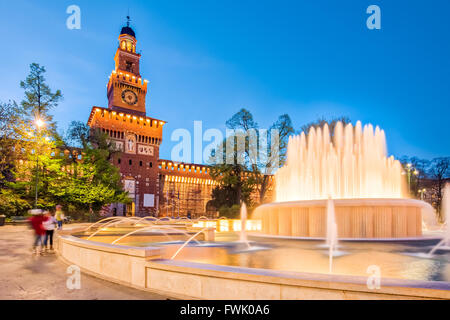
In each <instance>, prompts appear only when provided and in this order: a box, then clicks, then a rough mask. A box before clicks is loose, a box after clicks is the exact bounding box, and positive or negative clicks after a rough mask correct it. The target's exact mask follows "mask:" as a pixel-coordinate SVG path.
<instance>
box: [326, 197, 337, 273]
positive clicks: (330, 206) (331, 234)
mask: <svg viewBox="0 0 450 320" xmlns="http://www.w3.org/2000/svg"><path fill="white" fill-rule="evenodd" d="M337 241H338V240H337V224H336V214H335V210H334V201H333V199H332V198H331V196H330V197H329V198H328V201H327V246H328V257H329V272H330V273H331V272H332V270H333V254H334V250H335V249H336V246H337Z"/></svg>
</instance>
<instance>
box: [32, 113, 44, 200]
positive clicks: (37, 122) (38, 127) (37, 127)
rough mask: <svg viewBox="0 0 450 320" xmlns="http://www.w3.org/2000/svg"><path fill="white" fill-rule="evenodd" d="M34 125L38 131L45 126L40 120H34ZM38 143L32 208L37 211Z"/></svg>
mask: <svg viewBox="0 0 450 320" xmlns="http://www.w3.org/2000/svg"><path fill="white" fill-rule="evenodd" d="M34 124H35V125H36V129H37V130H40V129H41V128H42V127H44V126H45V122H44V121H43V120H42V119H40V118H36V120H34ZM36 136H37V135H36ZM38 143H39V140H37V144H36V149H35V153H36V188H35V195H34V207H35V208H36V209H37V202H38V188H39V157H38V150H37V149H38Z"/></svg>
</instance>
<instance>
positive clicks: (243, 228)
mask: <svg viewBox="0 0 450 320" xmlns="http://www.w3.org/2000/svg"><path fill="white" fill-rule="evenodd" d="M246 228H247V206H246V205H245V202H242V206H241V233H240V235H239V241H240V242H245V243H247V244H248V240H247V230H246Z"/></svg>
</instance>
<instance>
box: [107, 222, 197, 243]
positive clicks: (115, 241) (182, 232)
mask: <svg viewBox="0 0 450 320" xmlns="http://www.w3.org/2000/svg"><path fill="white" fill-rule="evenodd" d="M151 229H156V230H157V231H160V232H161V233H163V234H165V235H166V236H167V237H169V238H171V237H170V236H169V235H168V233H167V232H163V231H161V230H169V231H174V232H175V233H177V234H183V235H185V236H187V237H189V236H190V235H189V234H188V233H187V232H184V231H181V230H179V229H175V228H170V227H166V226H155V225H152V226H148V227H144V228H139V229H136V230H133V231H131V232H128V233H127V234H124V235H123V236H120V237H118V238H117V239H115V240H114V241H113V242H111V244H116V243H117V242H119V241H120V240H122V239H125V238H126V237H128V236H131V235H132V234H135V233H137V232H140V231H144V230H151ZM195 242H197V243H198V241H197V240H195Z"/></svg>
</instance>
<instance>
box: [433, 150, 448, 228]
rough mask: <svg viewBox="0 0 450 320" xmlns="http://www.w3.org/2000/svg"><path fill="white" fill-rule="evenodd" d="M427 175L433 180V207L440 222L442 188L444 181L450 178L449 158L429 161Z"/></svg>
mask: <svg viewBox="0 0 450 320" xmlns="http://www.w3.org/2000/svg"><path fill="white" fill-rule="evenodd" d="M429 174H430V177H431V178H433V179H434V180H435V184H434V186H433V193H434V197H435V199H436V201H435V202H434V205H435V208H436V211H437V213H438V218H439V219H441V220H442V218H443V217H442V212H441V203H442V189H443V188H444V184H445V180H446V179H448V178H450V157H439V158H434V159H433V160H431V166H430V169H429Z"/></svg>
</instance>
